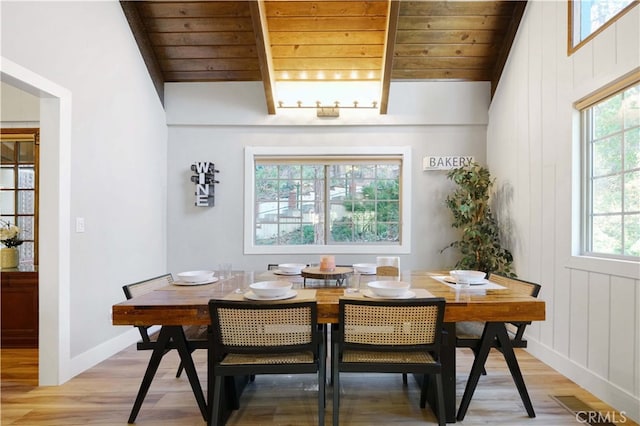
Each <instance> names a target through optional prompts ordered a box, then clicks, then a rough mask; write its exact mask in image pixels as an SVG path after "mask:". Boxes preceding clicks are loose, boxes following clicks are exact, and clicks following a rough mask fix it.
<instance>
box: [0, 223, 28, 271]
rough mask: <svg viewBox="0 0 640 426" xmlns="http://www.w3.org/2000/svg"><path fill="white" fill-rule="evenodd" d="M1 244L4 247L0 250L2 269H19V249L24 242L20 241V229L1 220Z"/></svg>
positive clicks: (0, 266)
mask: <svg viewBox="0 0 640 426" xmlns="http://www.w3.org/2000/svg"><path fill="white" fill-rule="evenodd" d="M0 225H1V227H0V243H2V244H3V245H4V247H3V248H2V249H0V268H1V269H11V268H17V267H18V249H17V248H16V247H18V246H19V245H20V244H22V243H23V241H22V240H21V239H20V237H19V235H20V228H18V227H17V226H15V225H11V224H10V223H9V222H6V221H4V220H0Z"/></svg>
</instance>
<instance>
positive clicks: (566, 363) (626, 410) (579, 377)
mask: <svg viewBox="0 0 640 426" xmlns="http://www.w3.org/2000/svg"><path fill="white" fill-rule="evenodd" d="M527 342H528V346H527V351H528V352H529V353H530V354H531V355H533V356H535V357H536V358H538V359H539V360H540V361H542V362H544V363H545V364H547V365H548V366H550V367H552V368H553V369H555V370H557V371H558V372H559V373H560V374H562V375H563V376H566V377H567V378H569V379H570V380H572V381H573V382H575V383H576V384H577V385H579V386H581V387H583V388H585V389H586V390H587V391H589V392H591V393H592V394H593V395H595V396H596V397H598V398H599V399H601V400H602V401H604V402H605V403H607V404H609V405H611V406H612V407H613V408H615V409H616V410H617V411H619V412H620V413H622V414H624V415H625V416H626V417H628V418H629V419H631V420H633V421H635V422H640V398H639V397H637V396H634V395H632V394H631V393H629V392H628V391H626V390H624V389H621V388H620V387H618V386H616V385H615V384H613V383H611V382H609V381H607V380H606V379H605V378H603V377H601V376H598V375H597V374H595V373H594V372H593V371H590V370H588V369H586V368H585V367H583V366H581V365H578V364H576V363H575V362H574V361H572V360H571V359H569V358H567V357H566V356H564V355H562V354H560V353H558V352H557V351H554V350H553V349H552V348H550V347H548V346H546V345H544V344H542V343H540V342H538V341H536V340H533V339H531V338H530V337H529V336H528V337H527Z"/></svg>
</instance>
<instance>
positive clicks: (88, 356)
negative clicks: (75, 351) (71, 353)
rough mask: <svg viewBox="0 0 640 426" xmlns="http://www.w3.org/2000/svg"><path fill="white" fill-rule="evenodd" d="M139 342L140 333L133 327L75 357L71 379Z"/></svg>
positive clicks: (72, 363)
mask: <svg viewBox="0 0 640 426" xmlns="http://www.w3.org/2000/svg"><path fill="white" fill-rule="evenodd" d="M138 340H140V333H139V332H138V330H137V329H136V328H134V327H131V329H130V330H129V331H127V332H125V333H122V334H120V335H118V336H116V337H114V338H113V339H111V340H108V341H106V342H104V343H102V344H100V345H98V346H95V347H93V348H91V349H89V350H88V351H86V352H83V353H81V354H80V355H78V356H76V357H73V358H72V359H71V363H70V365H71V371H70V373H71V377H69V379H71V378H72V377H74V376H77V375H78V374H80V373H82V372H84V371H86V370H88V369H90V368H91V367H93V366H95V365H96V364H99V363H101V362H102V361H104V360H105V359H107V358H110V357H112V356H113V355H115V354H117V353H118V352H120V351H121V350H123V349H125V348H127V347H128V346H130V345H132V344H134V343H136V342H137V341H138Z"/></svg>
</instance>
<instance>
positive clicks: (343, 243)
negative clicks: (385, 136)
mask: <svg viewBox="0 0 640 426" xmlns="http://www.w3.org/2000/svg"><path fill="white" fill-rule="evenodd" d="M369 151H370V150H369V149H358V150H355V149H351V148H347V149H337V148H336V149H333V150H330V151H327V149H321V150H320V149H316V150H312V149H304V150H302V149H299V148H298V149H294V150H291V149H286V150H285V151H282V150H280V149H278V148H269V149H267V148H248V149H247V163H246V164H247V166H246V167H247V170H248V171H250V173H251V178H250V179H248V181H250V182H252V186H251V188H247V189H248V191H247V192H248V193H250V194H251V197H249V199H248V200H247V204H250V205H251V208H250V209H247V210H248V211H250V212H251V215H250V216H249V215H247V217H246V220H248V221H250V224H249V226H247V228H246V229H251V230H252V233H251V234H252V235H251V236H250V237H251V240H250V241H248V240H246V246H247V247H246V251H247V252H257V253H264V252H284V253H288V252H290V253H318V252H322V251H331V252H332V253H353V252H358V253H360V252H389V251H393V252H398V251H400V250H404V248H403V247H405V246H406V241H405V240H406V239H407V237H406V234H405V232H404V228H403V213H404V212H405V209H406V208H407V205H408V204H407V202H406V201H404V199H403V197H402V194H403V193H404V192H405V191H406V189H407V185H408V182H407V179H408V178H407V175H408V173H405V172H404V167H403V165H404V164H405V163H406V162H407V161H408V159H407V156H408V150H407V149H402V148H400V149H398V148H395V149H393V148H390V149H378V148H376V150H375V152H374V151H371V152H369ZM406 164H409V163H406Z"/></svg>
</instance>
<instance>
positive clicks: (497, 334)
mask: <svg viewBox="0 0 640 426" xmlns="http://www.w3.org/2000/svg"><path fill="white" fill-rule="evenodd" d="M489 280H490V281H492V282H495V283H497V284H500V285H502V286H504V287H508V288H509V289H510V290H512V291H515V292H517V293H522V294H524V295H528V296H532V297H538V293H540V288H541V286H540V285H539V284H535V283H532V282H528V281H524V280H520V279H517V278H511V277H506V276H503V275H499V274H491V275H490V276H489ZM529 324H531V322H511V323H503V322H487V323H484V322H458V323H456V347H458V348H469V349H471V350H472V351H473V354H474V361H473V366H472V367H471V372H470V374H469V379H468V380H467V385H466V387H465V391H464V395H463V397H462V401H461V402H460V407H459V409H458V414H457V419H458V420H459V421H462V420H463V419H464V416H465V415H466V412H467V409H468V408H469V404H470V402H471V398H472V397H473V392H474V391H475V388H476V386H477V384H478V380H479V379H480V376H481V375H484V374H486V370H485V362H486V360H487V357H488V355H489V352H490V350H491V348H495V349H497V350H498V351H500V352H502V354H503V356H504V359H505V361H506V362H507V366H508V367H509V371H510V372H511V377H512V378H513V381H514V382H515V385H516V388H517V389H518V392H519V393H520V398H521V399H522V403H523V404H524V406H525V409H526V410H527V414H528V415H529V417H535V416H536V414H535V411H534V409H533V405H532V403H531V399H530V398H529V393H528V392H527V386H526V385H525V383H524V379H523V378H522V372H521V371H520V366H519V365H518V360H517V358H516V356H515V353H514V351H513V349H514V348H526V347H527V341H526V340H525V339H524V332H525V328H526V326H527V325H529Z"/></svg>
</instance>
